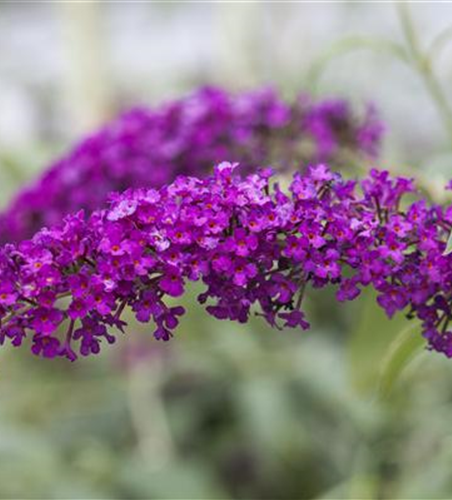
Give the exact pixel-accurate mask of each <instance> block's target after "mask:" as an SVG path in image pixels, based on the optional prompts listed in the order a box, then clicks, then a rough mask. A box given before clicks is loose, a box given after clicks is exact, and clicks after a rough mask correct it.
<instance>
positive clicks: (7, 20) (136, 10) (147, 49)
mask: <svg viewBox="0 0 452 500" xmlns="http://www.w3.org/2000/svg"><path fill="white" fill-rule="evenodd" d="M410 9H411V13H412V16H413V19H414V22H415V24H416V26H417V30H418V33H419V36H420V39H421V41H422V43H423V44H428V43H429V42H430V41H431V40H432V39H433V38H434V36H435V34H437V33H439V32H440V31H441V30H442V29H444V28H445V27H446V26H448V25H449V24H450V23H452V4H451V5H447V4H434V3H431V4H430V3H425V4H418V3H413V4H412V5H410ZM349 36H361V37H378V38H383V37H384V38H387V39H390V40H393V41H402V34H401V28H400V23H399V20H398V16H397V9H396V6H395V4H391V3H367V2H362V3H356V2H334V3H320V2H318V3H315V2H300V3H277V2H275V3H269V2H265V3H264V2H254V3H246V2H243V3H219V2H215V3H214V2H212V3H191V2H180V3H177V2H174V3H173V2H171V3H168V2H167V3H165V2H141V3H133V2H126V1H124V2H115V3H107V2H87V3H84V2H56V3H38V2H36V3H32V2H30V3H26V4H23V3H14V2H9V3H1V4H0V110H1V112H0V152H1V151H9V150H11V149H12V150H20V149H22V148H25V147H29V146H30V145H36V146H43V145H44V147H45V146H46V145H47V146H48V145H52V144H59V145H60V146H59V148H58V149H57V150H58V151H59V150H60V148H61V144H62V143H63V144H65V145H68V144H70V143H71V141H73V140H75V139H77V138H79V137H80V136H81V135H82V134H83V133H86V132H87V131H89V130H92V129H93V128H94V127H96V126H97V125H98V124H99V123H102V122H104V121H105V120H107V119H108V118H109V117H110V116H113V115H115V114H116V113H117V112H118V111H119V110H121V109H124V108H126V107H127V106H129V105H134V104H139V103H143V104H156V103H159V102H160V101H162V100H164V99H169V98H172V97H174V96H178V95H181V94H183V93H185V92H187V91H190V90H191V89H193V88H194V87H196V86H198V85H200V84H205V83H214V84H219V85H224V86H226V87H231V88H237V89H241V88H253V87H258V86H261V85H268V84H271V85H274V86H276V87H278V88H281V89H282V90H283V91H284V92H286V93H288V94H289V95H291V94H293V93H295V92H297V91H299V90H314V91H315V92H317V93H318V94H319V95H341V96H345V97H349V98H352V99H353V100H354V101H356V102H357V103H358V104H359V103H360V102H363V101H369V100H372V101H375V102H376V104H377V105H378V107H379V109H380V110H381V112H382V114H383V117H384V119H385V121H386V122H387V123H388V132H389V133H388V137H389V139H388V141H387V151H389V157H390V158H391V159H393V160H394V161H397V160H399V159H405V158H407V159H408V160H410V161H411V160H412V159H413V158H419V161H418V163H419V164H421V165H422V162H423V158H425V157H427V156H428V157H429V158H432V156H436V155H439V157H440V158H441V154H443V149H442V148H443V141H444V131H443V127H442V124H441V122H440V120H439V119H438V116H437V110H436V109H435V108H434V106H433V105H432V102H431V99H430V97H429V96H428V94H427V93H426V91H425V88H424V86H423V83H422V81H421V79H420V78H419V77H418V75H416V74H415V73H414V72H413V70H412V69H411V68H409V67H407V66H404V65H403V63H401V62H400V61H398V60H396V59H395V58H393V57H392V56H391V55H390V54H387V53H384V52H383V51H371V50H368V49H366V48H362V49H357V50H354V51H353V52H350V53H348V54H345V55H339V56H337V57H336V58H334V59H333V60H332V61H331V62H330V63H329V64H328V66H327V67H326V69H325V71H324V72H323V73H322V75H321V77H320V78H319V80H318V82H317V85H316V87H315V89H312V88H310V87H312V82H311V81H309V79H308V76H309V70H310V68H312V66H313V64H315V63H316V61H318V60H319V58H320V57H322V54H324V53H325V52H326V51H327V50H328V48H329V47H330V46H331V44H332V43H334V42H336V41H337V40H340V39H342V38H344V37H349ZM451 45H452V44H451ZM451 53H452V52H451V50H450V48H446V50H444V51H443V53H442V55H441V57H440V58H439V60H438V61H437V62H436V67H437V68H438V70H439V73H440V75H441V78H442V79H443V82H444V83H445V85H446V86H447V82H449V81H450V78H451V76H452V71H451V65H450V64H449V63H448V61H449V59H450V55H451ZM448 56H449V57H448ZM395 145H396V146H395ZM427 153H429V154H428V155H427ZM416 155H417V156H416ZM413 161H414V160H413ZM435 161H439V162H441V160H435Z"/></svg>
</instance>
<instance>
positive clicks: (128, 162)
mask: <svg viewBox="0 0 452 500" xmlns="http://www.w3.org/2000/svg"><path fill="white" fill-rule="evenodd" d="M381 135H382V124H381V122H380V120H379V119H378V118H377V117H376V115H375V111H374V110H373V108H372V107H369V108H368V110H367V112H366V113H365V115H364V116H362V117H358V116H357V115H356V113H355V112H353V111H352V109H351V107H350V106H349V104H348V103H347V102H346V101H343V100H340V99H329V100H323V101H318V102H314V101H312V100H311V99H309V98H307V97H306V96H304V97H299V98H298V99H296V100H295V101H294V102H292V103H287V102H286V101H284V100H283V99H281V98H280V97H279V96H278V95H277V94H276V93H275V92H274V91H272V90H260V91H257V92H256V91H254V92H247V93H242V94H237V95H233V94H230V93H228V92H226V91H224V90H222V89H218V88H211V87H209V88H204V89H202V90H200V91H198V92H196V93H195V94H194V95H191V96H189V97H188V98H186V99H181V100H179V101H174V102H171V103H169V104H167V105H164V106H162V107H160V108H157V109H148V108H144V107H141V108H136V109H133V110H131V111H129V112H127V113H125V114H124V115H122V116H120V117H119V118H118V119H116V120H114V121H113V122H111V123H110V124H108V125H107V126H106V127H104V128H103V129H102V130H100V131H98V132H96V133H95V134H93V135H92V136H90V137H88V138H87V139H85V140H83V141H82V142H80V143H79V144H78V145H77V146H76V147H75V148H74V149H73V150H72V151H71V152H70V153H69V154H68V155H66V156H64V157H63V158H61V159H59V160H58V161H57V162H55V163H54V164H53V165H52V166H51V167H50V168H49V169H48V170H46V171H45V172H44V174H43V175H42V176H41V177H40V178H39V179H38V180H37V181H36V182H35V183H34V184H33V185H32V186H30V187H29V188H27V189H25V190H23V191H22V192H21V193H20V194H19V195H18V196H17V197H16V198H15V199H14V200H13V201H12V203H11V204H10V206H9V208H8V209H7V210H6V212H5V213H3V215H1V216H0V241H1V242H3V243H7V242H12V241H19V240H21V239H24V238H28V237H30V236H32V235H33V234H34V233H35V232H36V231H38V230H39V229H41V228H42V227H43V226H52V225H54V224H56V223H59V222H61V220H62V219H63V217H64V216H65V215H67V214H69V213H72V212H75V211H77V210H79V209H81V208H83V209H85V210H88V211H92V210H95V209H98V208H100V207H102V206H103V205H104V203H105V201H106V198H107V195H108V193H110V192H111V191H123V190H125V189H127V188H143V187H154V188H158V187H160V186H162V185H164V184H168V183H170V182H172V181H173V180H174V179H175V178H176V176H177V175H194V176H197V177H203V176H205V175H208V174H209V173H211V168H212V165H214V164H215V163H219V162H220V161H222V160H223V159H224V158H228V159H230V160H232V161H239V162H240V163H241V165H242V170H243V171H247V170H248V171H250V170H251V167H252V166H253V165H264V164H271V163H272V162H273V160H277V161H276V162H277V164H278V165H281V167H282V168H286V169H287V168H289V167H293V165H295V164H297V165H300V164H302V163H303V164H306V163H307V164H314V163H317V162H330V163H331V164H338V162H339V161H340V158H341V157H342V156H343V153H344V152H348V153H349V154H350V153H355V154H357V155H358V156H360V157H361V158H374V157H375V156H376V155H377V153H378V149H379V144H380V139H381Z"/></svg>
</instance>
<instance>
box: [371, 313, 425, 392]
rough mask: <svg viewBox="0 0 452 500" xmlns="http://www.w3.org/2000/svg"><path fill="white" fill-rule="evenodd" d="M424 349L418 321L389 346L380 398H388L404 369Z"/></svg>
mask: <svg viewBox="0 0 452 500" xmlns="http://www.w3.org/2000/svg"><path fill="white" fill-rule="evenodd" d="M424 347H425V339H424V338H423V337H422V335H421V332H420V325H419V323H418V322H417V321H415V322H414V324H412V325H408V326H407V327H406V328H405V329H403V330H402V331H401V332H400V333H399V335H398V336H397V337H396V338H395V339H394V341H393V342H392V343H391V345H390V346H389V349H388V352H387V354H386V356H385V357H384V359H383V362H382V367H381V373H380V380H379V384H378V396H379V397H380V398H385V397H386V396H388V394H389V393H390V392H391V390H392V388H393V387H394V385H395V383H396V382H397V380H399V378H400V374H401V373H402V371H403V370H404V368H405V367H406V366H407V365H408V363H409V362H410V361H411V360H412V359H413V358H414V357H415V356H416V355H417V354H418V353H420V352H421V351H422V349H423V348H424Z"/></svg>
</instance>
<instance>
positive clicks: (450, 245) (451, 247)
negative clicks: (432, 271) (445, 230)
mask: <svg viewBox="0 0 452 500" xmlns="http://www.w3.org/2000/svg"><path fill="white" fill-rule="evenodd" d="M451 252H452V232H451V233H450V234H449V238H448V240H447V244H446V250H444V253H443V255H449V254H450V253H451Z"/></svg>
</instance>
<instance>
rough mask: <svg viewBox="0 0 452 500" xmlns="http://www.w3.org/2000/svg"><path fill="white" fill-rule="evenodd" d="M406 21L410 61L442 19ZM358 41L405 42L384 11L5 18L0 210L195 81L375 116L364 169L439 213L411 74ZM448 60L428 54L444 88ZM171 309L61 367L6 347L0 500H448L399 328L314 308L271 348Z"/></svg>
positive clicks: (429, 135) (263, 332)
mask: <svg viewBox="0 0 452 500" xmlns="http://www.w3.org/2000/svg"><path fill="white" fill-rule="evenodd" d="M410 11H411V14H412V17H413V21H414V23H415V26H416V31H417V34H418V37H419V40H420V42H421V43H422V44H423V46H427V45H428V44H429V43H431V42H432V40H434V38H435V36H436V35H437V34H438V33H440V32H441V31H442V30H444V29H447V28H448V27H449V26H450V25H452V5H450V4H449V5H448V4H439V3H438V4H434V3H424V4H412V5H410ZM446 33H447V32H446ZM346 37H353V38H352V39H350V38H349V42H347V43H346V44H345V45H341V44H340V43H339V45H338V44H337V41H338V40H341V39H344V38H346ZM375 38H377V39H382V38H384V39H386V40H391V41H395V42H400V43H402V44H403V43H405V42H404V40H403V33H402V30H401V25H400V19H399V13H398V11H397V8H396V6H395V5H394V4H391V3H379V4H376V3H368V2H361V3H357V2H335V3H314V2H305V3H290V4H289V3H287V4H283V3H276V2H275V3H264V2H255V3H240V4H239V3H219V2H218V3H217V2H215V3H214V2H212V3H190V2H175V3H169V2H142V3H133V2H116V3H107V2H91V3H75V2H74V3H70V2H55V3H38V2H34V3H33V2H30V3H18V2H17V3H16V2H2V3H0V204H1V206H4V205H5V204H6V203H7V202H8V200H9V199H10V197H11V196H12V194H13V193H14V192H16V191H17V190H18V189H19V188H20V187H21V186H23V185H24V184H25V183H27V182H28V181H30V180H31V179H32V178H34V177H35V176H37V175H38V173H39V172H40V171H42V170H43V169H44V168H45V166H46V165H47V164H48V163H49V162H50V161H51V160H52V159H54V158H55V157H56V156H57V155H59V154H62V153H64V152H65V151H67V150H68V148H69V146H70V145H71V144H72V143H73V142H74V141H75V140H77V139H79V138H80V137H82V136H83V134H85V133H87V132H89V131H91V130H93V129H95V127H97V126H99V124H101V123H103V122H105V121H106V120H108V119H109V118H110V117H112V116H114V115H115V114H117V113H118V112H119V111H120V110H122V109H125V108H127V107H128V106H130V105H136V104H148V105H156V104H158V103H160V102H162V101H164V100H168V99H171V98H174V97H176V96H181V95H184V94H186V93H187V92H190V91H191V90H193V89H195V88H196V87H197V86H199V85H202V84H206V83H213V84H217V85H221V86H225V87H226V88H230V89H237V90H241V89H251V88H256V87H259V86H262V85H273V86H275V87H276V88H278V89H280V90H281V91H282V92H283V93H284V94H286V95H287V96H289V97H290V96H293V95H295V94H296V93H297V92H299V91H306V90H307V91H311V92H313V93H314V94H316V95H318V96H343V97H346V98H349V99H351V100H352V101H353V103H354V104H355V105H357V106H360V105H362V103H363V102H364V101H373V102H375V103H376V105H377V107H378V109H379V110H380V113H381V115H382V117H383V119H384V121H385V123H386V125H387V133H386V138H385V146H384V152H383V154H382V159H381V163H380V165H381V166H384V167H387V168H390V169H395V170H399V168H402V167H403V168H409V169H411V170H413V171H415V172H416V171H417V172H418V173H419V175H420V176H424V177H428V179H429V182H430V183H431V186H434V191H435V189H436V190H437V191H435V192H437V193H438V197H440V186H441V184H442V183H444V181H445V179H448V178H451V177H452V157H451V153H450V152H451V148H452V144H450V143H449V141H448V138H447V137H448V136H447V133H446V131H445V129H444V125H443V123H442V122H441V120H440V118H439V116H438V110H437V108H436V107H435V104H434V102H432V99H431V97H430V96H429V94H428V92H427V91H426V88H425V85H424V82H423V80H422V78H421V77H420V76H419V74H417V73H416V71H414V70H413V68H411V67H409V66H408V65H407V64H404V63H402V62H401V61H400V60H398V59H397V58H396V57H394V56H393V55H392V54H391V53H389V52H388V51H387V50H386V49H385V48H381V46H380V45H379V44H378V43H374V42H371V43H369V39H372V40H374V39H375ZM445 38H446V39H447V36H446V37H445ZM350 40H351V41H350ZM383 45H384V44H383ZM344 47H346V49H344ZM370 47H371V48H370ZM440 47H441V51H440ZM351 48H353V50H349V49H351ZM375 48H376V50H374V49H375ZM451 54H452V44H450V46H449V45H447V44H444V45H443V44H437V45H435V50H434V52H433V54H432V58H434V60H435V63H434V67H435V70H436V71H437V74H438V77H439V79H440V80H441V82H442V84H443V85H444V89H445V90H446V92H447V91H448V90H449V89H450V82H451V77H452V65H451V64H450V60H451ZM326 61H328V63H327V64H326ZM185 300H186V306H187V307H188V308H189V314H188V315H187V318H186V319H185V320H184V321H183V323H182V325H181V327H180V328H179V330H178V333H177V338H175V339H174V341H173V342H171V343H169V344H165V345H161V344H157V343H155V342H153V341H152V340H151V338H150V337H151V336H150V334H149V331H148V328H147V327H146V326H143V325H136V324H134V323H132V326H131V327H130V328H129V334H128V335H127V337H126V338H124V339H123V341H122V342H120V345H117V346H115V347H114V348H111V349H106V352H105V353H104V354H103V355H102V356H100V357H99V358H97V359H88V360H80V361H79V362H77V363H75V364H70V363H69V362H65V361H58V362H54V361H45V360H41V359H34V358H33V357H32V356H31V355H29V354H28V353H26V352H13V349H9V348H4V349H3V352H2V353H1V354H0V498H84V499H91V498H137V499H138V498H168V499H170V498H192V499H195V498H224V499H229V498H291V499H293V498H318V499H320V498H369V499H370V498H372V499H374V498H375V499H377V498H410V499H414V498H450V497H451V496H452V473H451V469H452V431H451V425H450V421H451V415H452V361H448V360H446V359H443V358H442V357H440V356H439V355H435V354H429V353H427V352H421V353H420V354H418V355H417V356H416V357H415V358H414V359H413V360H410V362H409V363H406V361H407V360H409V358H410V356H409V355H410V349H409V347H408V348H406V349H405V347H404V346H405V344H404V343H403V335H402V337H401V332H402V334H403V332H406V331H407V325H406V322H405V320H404V319H403V318H402V319H398V320H393V321H389V320H387V319H386V318H385V317H384V315H383V313H381V312H380V311H379V310H378V309H376V307H375V305H374V298H373V297H372V296H369V295H366V296H363V297H362V298H360V300H358V301H357V302H356V303H354V304H350V305H341V306H338V305H337V304H336V303H335V301H334V297H333V294H332V293H329V292H321V293H319V292H316V293H312V294H310V296H309V298H308V302H307V308H308V312H309V315H310V319H311V321H312V324H313V328H312V329H311V330H310V331H308V332H298V331H295V332H294V331H287V332H275V331H270V330H269V329H268V328H266V327H265V326H264V325H263V324H262V323H261V322H259V321H257V320H256V321H252V322H251V323H250V324H249V325H245V326H244V325H236V324H232V323H226V322H225V323H222V322H217V321H214V320H213V319H211V318H209V317H208V316H207V315H206V314H205V313H204V311H203V310H202V309H201V308H200V307H199V306H198V305H197V304H196V300H195V293H193V294H192V295H191V296H189V297H188V298H187V299H185ZM394 342H395V343H394ZM404 349H405V350H407V351H408V353H406V352H405V351H404ZM394 353H395V355H394ZM405 364H406V366H404V365H405ZM401 367H404V369H403V370H400V368H401ZM382 386H383V387H384V390H383V391H382V390H381V388H382Z"/></svg>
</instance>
